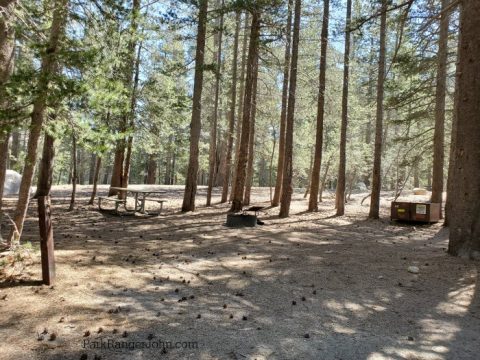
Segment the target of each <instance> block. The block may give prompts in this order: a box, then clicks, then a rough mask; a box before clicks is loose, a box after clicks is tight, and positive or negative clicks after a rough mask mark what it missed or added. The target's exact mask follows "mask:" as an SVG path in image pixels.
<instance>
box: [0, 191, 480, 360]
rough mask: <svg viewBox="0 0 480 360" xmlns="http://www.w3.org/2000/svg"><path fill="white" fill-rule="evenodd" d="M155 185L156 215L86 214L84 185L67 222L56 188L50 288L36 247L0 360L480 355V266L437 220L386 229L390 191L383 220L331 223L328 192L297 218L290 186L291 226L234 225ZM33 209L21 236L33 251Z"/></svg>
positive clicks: (353, 205)
mask: <svg viewBox="0 0 480 360" xmlns="http://www.w3.org/2000/svg"><path fill="white" fill-rule="evenodd" d="M158 188H160V189H164V190H168V193H167V194H166V195H165V196H162V197H163V198H165V199H168V202H167V203H166V204H165V205H166V206H165V208H166V211H165V212H164V213H162V215H161V216H158V217H141V216H138V217H131V216H125V217H119V216H115V215H112V214H108V213H103V212H102V213H101V212H98V211H97V208H96V206H88V205H86V203H87V200H88V196H89V187H87V186H81V187H80V190H79V199H78V207H77V209H76V210H74V211H73V212H70V213H69V212H67V211H66V209H67V208H68V191H69V188H68V187H66V186H65V187H55V189H54V191H53V196H54V231H55V247H56V251H55V256H56V262H57V282H56V284H55V286H54V287H47V286H42V285H39V284H38V280H39V279H40V278H41V273H40V262H39V253H38V252H37V253H35V255H34V261H33V263H32V264H31V265H28V267H27V268H26V270H25V271H24V273H23V275H22V276H20V277H19V278H17V281H15V282H3V283H0V338H1V339H2V340H1V342H0V358H1V359H5V360H6V359H12V360H13V359H202V360H204V359H205V360H206V359H252V360H253V359H258V360H260V359H282V360H284V359H285V360H287V359H347V360H348V359H479V358H480V341H479V334H480V292H479V288H478V281H479V280H478V276H479V275H478V272H479V264H478V263H475V262H471V261H468V260H463V259H459V258H454V257H451V256H449V255H447V253H446V251H445V250H446V246H447V240H448V233H447V230H446V229H444V228H443V227H442V224H433V225H409V224H396V223H390V220H389V210H388V205H389V202H388V200H391V199H390V198H389V197H388V194H385V196H384V197H383V198H382V219H381V220H379V221H372V220H367V214H368V204H364V205H360V200H361V199H362V197H363V196H364V194H357V195H354V196H353V199H352V201H351V202H350V203H349V204H348V205H347V207H346V212H347V215H346V216H344V217H341V218H337V217H334V210H333V200H332V199H331V198H327V199H325V201H324V202H323V203H322V204H321V210H320V211H319V212H318V213H307V212H305V210H306V208H307V202H306V200H304V199H303V196H302V194H301V193H300V192H298V193H296V194H295V196H294V200H293V202H292V210H291V216H290V217H289V218H287V219H279V218H278V216H277V214H278V208H277V209H270V210H268V211H266V212H265V213H264V214H262V216H261V218H262V220H264V221H265V225H263V226H257V227H255V228H246V229H230V228H227V227H225V226H224V225H223V224H224V222H225V219H226V214H227V211H228V205H215V206H213V207H211V208H205V207H203V204H204V203H205V192H206V191H205V188H200V189H199V192H200V194H199V196H198V197H197V204H199V205H200V206H199V208H198V209H197V211H196V212H195V213H189V214H181V213H179V208H180V204H181V199H182V187H175V186H158ZM105 193H106V187H101V188H100V194H105ZM219 195H220V190H219V189H217V190H216V192H215V197H214V199H213V200H214V203H218V201H219ZM268 198H269V192H268V189H260V188H259V189H254V192H253V201H252V203H254V204H268ZM13 203H14V202H13V199H11V200H9V201H7V209H8V207H10V209H11V207H12V206H13ZM35 211H36V206H34V205H32V206H31V207H30V211H29V218H28V221H27V223H26V228H25V232H24V237H23V241H26V240H28V241H31V242H32V243H34V244H36V245H37V246H38V225H37V221H36V218H35ZM409 266H417V267H418V268H419V273H418V274H412V273H410V272H408V271H407V268H408V267H409ZM52 334H54V335H52Z"/></svg>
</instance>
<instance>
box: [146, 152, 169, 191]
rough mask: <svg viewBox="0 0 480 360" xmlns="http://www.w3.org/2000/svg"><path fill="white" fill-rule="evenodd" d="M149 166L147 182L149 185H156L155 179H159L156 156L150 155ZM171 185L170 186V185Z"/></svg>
mask: <svg viewBox="0 0 480 360" xmlns="http://www.w3.org/2000/svg"><path fill="white" fill-rule="evenodd" d="M147 164H148V166H147V181H146V183H147V184H148V185H153V184H155V179H156V178H157V159H156V157H155V155H154V154H150V155H148V163H147ZM168 185H170V184H168Z"/></svg>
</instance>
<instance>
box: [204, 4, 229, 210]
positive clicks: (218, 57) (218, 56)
mask: <svg viewBox="0 0 480 360" xmlns="http://www.w3.org/2000/svg"><path fill="white" fill-rule="evenodd" d="M224 3H225V1H224V0H222V2H221V5H220V2H219V1H218V2H217V4H218V5H220V6H221V8H222V9H223V6H224ZM218 27H219V30H218V32H217V34H216V36H215V41H214V43H215V45H216V49H215V53H214V58H215V62H216V68H215V90H214V92H215V99H214V104H213V114H212V124H211V128H210V151H209V169H208V186H207V204H206V206H210V205H211V204H212V189H213V185H214V182H215V173H216V172H217V123H218V117H219V116H218V115H219V114H218V106H219V101H220V70H221V66H222V38H223V10H222V14H221V15H220V19H219V21H218Z"/></svg>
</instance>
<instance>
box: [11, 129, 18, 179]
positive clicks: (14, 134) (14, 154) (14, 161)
mask: <svg viewBox="0 0 480 360" xmlns="http://www.w3.org/2000/svg"><path fill="white" fill-rule="evenodd" d="M19 153H20V130H18V129H15V130H13V132H12V146H11V149H10V169H13V170H15V169H16V168H17V166H18V156H19Z"/></svg>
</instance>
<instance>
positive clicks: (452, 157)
mask: <svg viewBox="0 0 480 360" xmlns="http://www.w3.org/2000/svg"><path fill="white" fill-rule="evenodd" d="M460 38H461V34H459V36H458V41H457V65H456V74H457V76H456V79H455V93H454V99H453V116H452V131H451V136H450V150H449V151H450V153H449V162H448V178H447V200H446V201H445V219H444V222H443V225H444V226H449V225H450V212H451V211H450V209H451V202H452V196H453V194H451V193H450V191H451V190H450V189H451V188H452V186H454V185H453V184H452V181H453V171H454V169H455V149H456V145H457V144H456V142H457V123H458V121H457V115H458V110H457V108H458V105H459V103H460V101H459V98H458V96H459V93H460V91H459V89H458V84H459V78H458V72H459V62H458V55H459V54H460V45H461V39H460ZM451 195H452V196H451Z"/></svg>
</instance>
